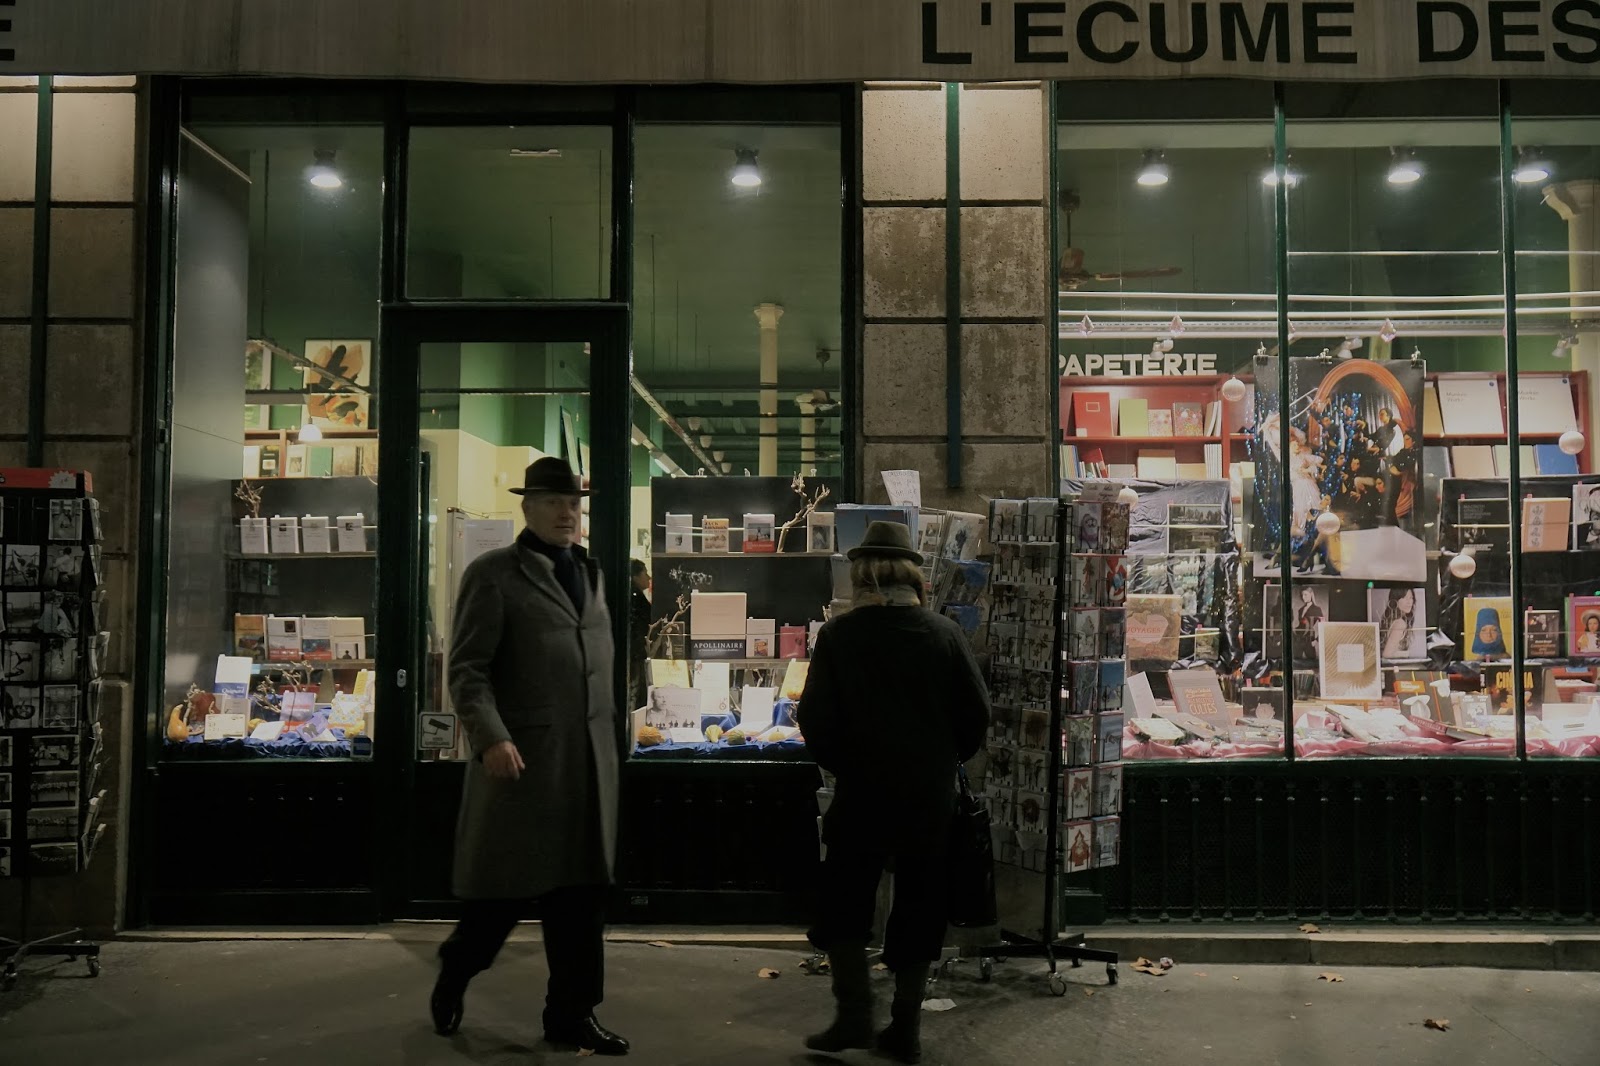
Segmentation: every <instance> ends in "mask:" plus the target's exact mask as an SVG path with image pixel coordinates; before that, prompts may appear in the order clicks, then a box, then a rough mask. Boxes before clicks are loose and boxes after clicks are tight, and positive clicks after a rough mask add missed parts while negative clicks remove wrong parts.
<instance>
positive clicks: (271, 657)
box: [267, 614, 300, 663]
mask: <svg viewBox="0 0 1600 1066" xmlns="http://www.w3.org/2000/svg"><path fill="white" fill-rule="evenodd" d="M267 659H268V661H269V662H275V663H292V662H298V661H299V660H300V619H298V618H295V617H293V616H290V615H276V614H269V615H267Z"/></svg>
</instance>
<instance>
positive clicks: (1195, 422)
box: [1172, 402, 1206, 437]
mask: <svg viewBox="0 0 1600 1066" xmlns="http://www.w3.org/2000/svg"><path fill="white" fill-rule="evenodd" d="M1205 428H1206V427H1205V406H1204V405H1203V404H1198V403H1181V402H1180V403H1175V404H1173V405H1172V433H1173V435H1174V436H1177V437H1203V436H1205Z"/></svg>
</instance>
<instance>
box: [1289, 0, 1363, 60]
mask: <svg viewBox="0 0 1600 1066" xmlns="http://www.w3.org/2000/svg"><path fill="white" fill-rule="evenodd" d="M1355 13H1356V5H1355V4H1352V3H1348V2H1346V3H1327V4H1307V5H1306V6H1305V7H1304V8H1302V9H1301V11H1300V17H1301V19H1302V20H1304V21H1303V24H1302V26H1301V29H1302V32H1303V33H1304V36H1305V53H1306V54H1305V60H1306V62H1307V63H1354V62H1355V61H1356V54H1355V53H1354V52H1324V51H1323V50H1322V39H1323V38H1324V37H1328V38H1333V39H1338V38H1340V37H1345V38H1349V37H1354V36H1355V32H1356V31H1355V27H1353V26H1351V25H1349V24H1345V25H1343V26H1339V25H1334V26H1325V25H1323V23H1322V17H1323V16H1324V15H1354V14H1355Z"/></svg>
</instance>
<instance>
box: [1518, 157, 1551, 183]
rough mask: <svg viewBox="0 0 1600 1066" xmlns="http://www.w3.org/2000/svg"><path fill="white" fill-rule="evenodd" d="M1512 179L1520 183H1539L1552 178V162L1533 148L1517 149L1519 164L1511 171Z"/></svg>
mask: <svg viewBox="0 0 1600 1066" xmlns="http://www.w3.org/2000/svg"><path fill="white" fill-rule="evenodd" d="M1511 180H1512V181H1514V182H1516V183H1517V184H1518V185H1537V184H1538V183H1539V182H1541V181H1549V180H1550V163H1549V161H1548V160H1546V159H1544V158H1543V157H1541V156H1540V155H1539V152H1538V151H1537V150H1536V149H1533V148H1519V149H1518V150H1517V165H1516V167H1514V168H1513V169H1512V171H1511Z"/></svg>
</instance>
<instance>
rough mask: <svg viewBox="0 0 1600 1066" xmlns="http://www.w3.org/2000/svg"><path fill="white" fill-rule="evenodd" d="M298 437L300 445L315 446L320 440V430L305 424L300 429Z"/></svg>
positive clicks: (308, 423) (317, 427)
mask: <svg viewBox="0 0 1600 1066" xmlns="http://www.w3.org/2000/svg"><path fill="white" fill-rule="evenodd" d="M298 436H299V440H300V443H301V444H315V443H316V442H317V441H319V440H321V439H322V429H321V427H319V426H314V425H312V424H311V423H310V422H307V423H305V424H304V425H303V426H301V427H300V433H299V434H298Z"/></svg>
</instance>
